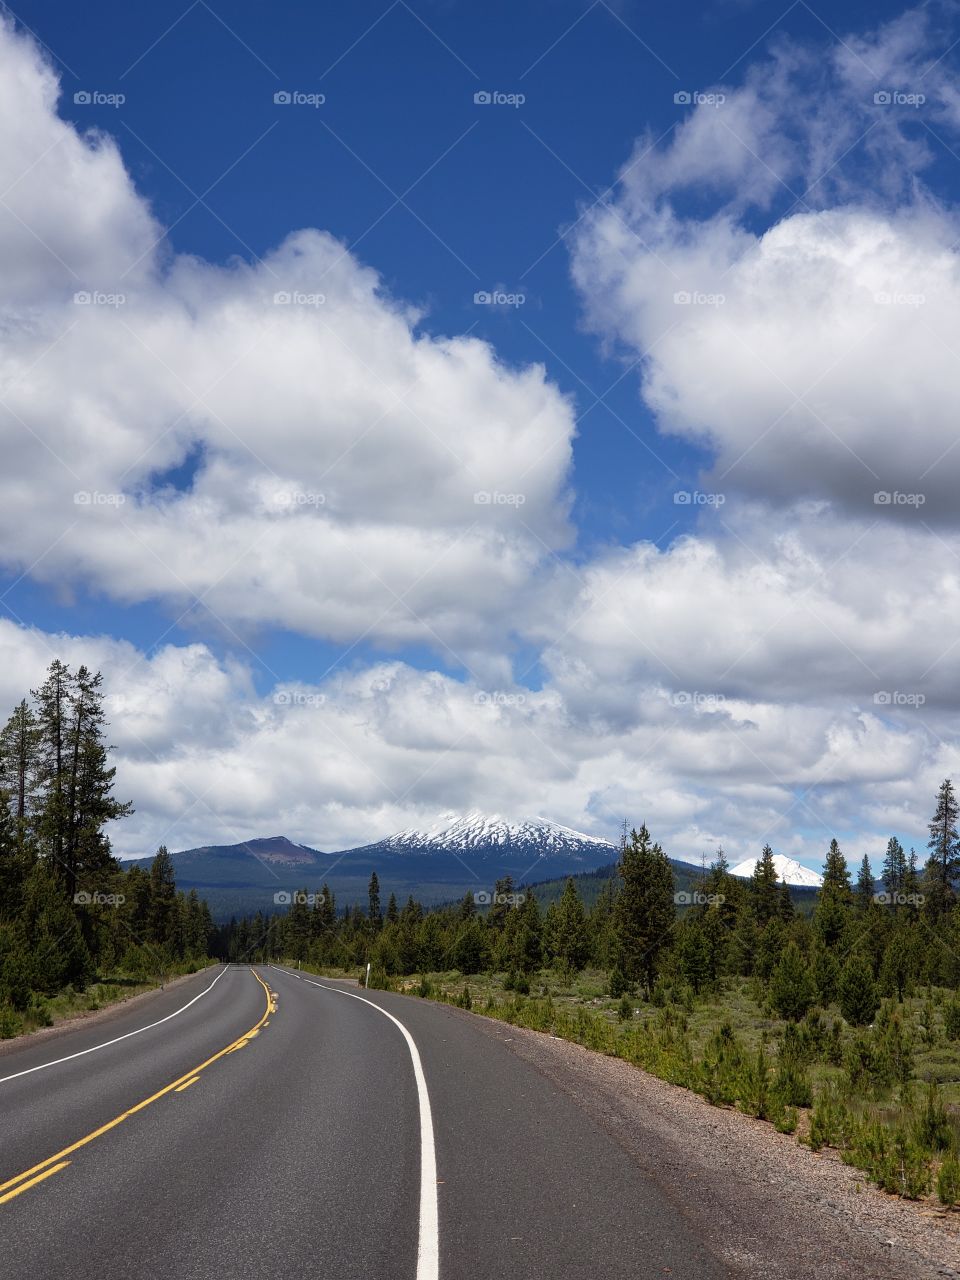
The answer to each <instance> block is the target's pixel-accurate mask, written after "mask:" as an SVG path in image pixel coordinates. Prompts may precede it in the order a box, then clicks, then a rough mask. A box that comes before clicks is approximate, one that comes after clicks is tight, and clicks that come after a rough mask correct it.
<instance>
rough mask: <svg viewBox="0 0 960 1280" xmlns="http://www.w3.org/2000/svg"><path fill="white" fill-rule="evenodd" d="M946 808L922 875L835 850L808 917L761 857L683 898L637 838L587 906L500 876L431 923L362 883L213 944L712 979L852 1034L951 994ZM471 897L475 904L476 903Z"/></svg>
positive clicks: (409, 962) (959, 927)
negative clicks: (926, 992) (895, 1005)
mask: <svg viewBox="0 0 960 1280" xmlns="http://www.w3.org/2000/svg"><path fill="white" fill-rule="evenodd" d="M958 822H960V807H958V802H957V797H956V794H955V791H954V787H953V783H952V782H951V781H950V780H949V779H947V780H945V781H944V782H943V784H942V786H941V787H940V790H939V794H938V796H937V801H936V807H935V812H934V814H933V816H932V818H931V820H930V824H929V832H930V835H929V846H928V857H927V859H926V862H925V864H924V865H923V866H922V867H920V866H919V865H918V859H917V855H916V853H915V852H914V851H913V850H911V851H910V853H909V854H908V853H906V852H905V850H904V848H903V846H902V844H901V843H900V841H899V840H898V839H897V838H896V837H891V838H890V840H889V842H888V845H887V849H886V854H885V857H884V861H883V865H882V867H881V868H880V869H879V870H880V874H879V882H878V881H877V879H875V875H874V870H873V868H872V866H871V864H870V860H869V858H868V857H864V858H862V859H861V861H860V862H859V865H858V866H857V868H856V874H855V875H854V873H853V872H852V871H851V868H850V866H849V864H848V862H847V859H846V857H845V856H844V854H843V852H842V850H841V849H840V846H839V844H838V842H837V841H836V840H832V841H831V843H830V846H829V849H828V851H827V855H826V865H825V869H824V877H823V886H822V888H821V890H820V892H819V893H818V894H817V898H816V905H815V907H814V910H813V913H812V915H811V916H809V918H808V917H806V916H804V915H803V914H801V913H800V912H799V911H798V910H797V908H796V906H795V904H794V901H793V899H792V898H791V894H790V889H789V886H788V885H787V884H785V883H783V882H782V881H780V880H779V878H778V876H777V872H776V867H775V864H774V860H773V850H772V849H771V848H770V846H769V845H766V846H765V847H764V849H763V851H762V852H761V854H760V857H759V858H758V860H757V863H756V867H755V870H754V872H753V875H752V877H751V878H749V879H742V878H740V877H734V876H731V875H730V872H729V865H728V863H727V859H726V857H725V855H724V853H723V851H722V850H719V851H718V854H717V857H716V859H715V860H714V862H713V863H712V865H710V866H709V867H708V868H706V869H704V871H703V873H702V875H701V876H700V878H699V881H698V883H696V885H695V886H694V888H693V890H692V891H690V892H684V893H677V892H676V889H675V882H674V874H673V868H672V867H671V864H670V862H669V860H668V858H667V856H666V854H665V853H664V851H663V848H662V847H661V845H660V844H659V843H657V842H656V841H654V840H653V838H652V836H651V834H650V832H649V830H648V829H647V827H646V825H642V826H641V827H640V829H639V830H638V831H637V830H634V831H632V832H630V833H629V835H628V834H627V833H626V832H625V833H624V836H623V838H622V841H621V849H620V858H619V862H618V865H617V873H618V874H617V876H616V878H615V879H613V878H611V879H610V880H608V881H607V883H606V884H605V886H604V888H603V889H602V891H601V893H600V895H599V897H598V898H597V900H596V902H595V903H594V904H593V906H592V907H590V908H589V909H588V908H586V907H585V906H584V903H583V901H582V900H581V898H580V895H579V893H578V891H577V886H576V882H575V881H574V879H573V878H570V879H568V880H567V882H566V886H565V888H564V890H563V893H562V895H561V896H560V899H559V901H554V902H551V903H550V904H549V905H548V906H547V907H546V908H545V909H544V908H542V907H541V906H540V904H539V903H538V901H537V897H536V893H535V892H533V891H531V890H529V889H526V890H524V889H518V888H517V887H516V886H515V885H514V884H513V882H512V880H511V879H510V877H503V878H502V879H500V880H498V881H497V883H496V884H495V886H494V888H493V891H492V892H491V893H481V894H473V893H468V894H466V895H465V897H464V898H463V900H462V901H461V902H459V903H458V904H457V905H455V906H448V907H443V908H439V909H434V910H425V909H424V907H423V906H422V905H421V904H420V903H418V902H417V901H415V899H414V898H412V897H410V898H408V900H407V901H406V902H405V903H404V904H403V905H402V906H401V905H400V904H399V903H398V902H397V900H396V898H395V897H394V896H393V895H391V896H390V898H389V901H388V902H387V905H386V908H385V909H384V908H383V907H382V904H381V893H380V884H379V880H378V877H377V875H376V873H374V874H373V875H372V877H371V881H370V889H369V895H368V902H367V905H366V909H365V910H364V909H363V908H361V907H360V906H347V907H345V908H344V909H343V910H342V911H341V910H338V908H337V904H336V901H335V898H334V895H333V894H332V893H331V891H330V889H329V886H327V885H324V886H323V887H322V888H321V889H320V890H317V891H313V892H309V891H308V890H306V889H304V890H302V891H301V892H299V893H297V894H294V895H292V896H293V899H294V900H293V902H292V903H291V905H290V907H289V910H288V911H287V912H286V913H285V914H283V915H276V916H272V917H271V916H267V915H264V914H263V913H259V914H258V915H257V916H256V917H252V918H244V919H242V920H239V921H236V920H234V921H231V923H230V924H229V925H227V926H225V927H224V928H223V929H221V930H220V931H219V932H218V935H217V939H216V943H215V946H216V947H217V948H218V951H219V954H221V955H223V956H225V957H227V958H240V957H246V958H249V957H250V956H255V957H257V958H261V959H269V958H277V957H282V958H285V959H288V960H294V961H301V962H307V963H309V964H312V965H315V966H318V967H334V966H336V967H342V968H346V969H349V968H353V967H357V968H362V967H364V966H365V965H366V964H367V963H368V962H369V963H370V964H371V966H372V969H373V972H374V974H375V975H376V977H378V978H380V979H386V980H389V979H390V978H391V977H394V976H397V975H402V974H417V973H435V972H439V971H449V970H459V971H460V972H461V973H463V974H466V975H470V974H479V973H487V972H497V973H505V974H506V975H507V986H508V987H512V988H513V989H515V990H517V991H521V992H522V991H523V990H524V989H528V987H529V981H530V976H531V975H532V974H533V973H534V972H535V971H537V970H539V969H541V968H552V969H556V970H559V971H561V972H565V973H567V974H571V973H576V972H578V971H580V970H582V969H584V968H587V967H589V968H593V969H601V970H605V971H607V972H608V974H609V990H610V994H612V995H614V996H621V995H628V996H637V997H642V998H645V999H647V1000H651V1001H654V1002H663V1001H665V1000H667V999H670V998H671V997H675V996H676V995H677V994H678V993H687V994H690V995H692V996H694V997H696V996H697V995H700V994H701V993H704V992H708V991H711V990H716V989H718V987H719V985H720V984H722V983H723V982H724V980H726V979H730V978H734V977H743V978H749V979H751V980H752V981H753V983H754V986H755V989H756V990H757V992H758V993H759V995H760V996H761V999H762V1001H763V1002H764V1003H766V1004H768V1005H769V1007H770V1008H771V1010H772V1011H773V1012H775V1013H776V1014H778V1015H779V1016H781V1017H784V1018H788V1019H791V1020H798V1019H800V1018H802V1017H803V1016H804V1015H805V1013H806V1012H807V1011H808V1010H809V1009H811V1008H814V1007H818V1006H819V1007H826V1006H828V1005H830V1004H833V1003H835V1002H837V1001H839V1002H840V1006H841V1008H842V1011H843V1014H844V1017H846V1018H847V1019H848V1021H850V1022H851V1023H852V1024H854V1025H865V1024H867V1023H869V1022H870V1021H871V1019H872V1017H873V1015H874V1013H875V1012H876V1009H877V1007H878V1005H879V1002H880V999H881V997H883V996H893V997H896V998H897V999H899V1000H902V999H903V998H904V996H905V995H906V994H909V993H910V992H912V991H913V990H914V989H916V988H917V987H918V986H929V985H931V984H933V985H942V986H947V987H951V988H956V987H957V985H958V982H960V908H958V906H957V894H956V880H957V876H958V873H960V835H958ZM478 899H479V900H480V901H478Z"/></svg>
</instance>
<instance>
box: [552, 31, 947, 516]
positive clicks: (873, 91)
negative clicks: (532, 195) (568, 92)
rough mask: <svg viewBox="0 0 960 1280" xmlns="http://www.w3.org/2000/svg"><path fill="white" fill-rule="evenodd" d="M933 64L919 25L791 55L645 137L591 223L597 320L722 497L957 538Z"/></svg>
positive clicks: (941, 73)
mask: <svg viewBox="0 0 960 1280" xmlns="http://www.w3.org/2000/svg"><path fill="white" fill-rule="evenodd" d="M947 43H949V41H948V42H947ZM944 47H945V46H944ZM935 57H936V46H935V44H934V43H933V33H932V32H931V30H930V19H929V17H926V16H923V15H920V14H914V13H911V14H908V15H906V16H905V17H904V18H902V19H900V20H899V21H898V22H896V23H893V24H891V25H890V26H888V27H885V28H883V29H881V30H879V31H877V32H876V33H874V34H873V35H871V36H869V37H866V38H859V39H853V40H851V41H847V42H846V43H845V44H839V45H836V46H835V47H834V48H833V49H832V50H831V51H830V52H829V54H828V55H827V56H823V55H822V54H821V53H819V52H818V53H814V52H810V51H806V50H803V49H797V48H795V47H793V46H789V45H784V46H782V47H781V48H780V49H779V50H778V52H777V54H776V56H775V57H773V58H772V59H770V60H767V61H764V62H762V63H761V64H760V65H759V66H758V67H757V68H756V69H755V70H753V71H752V72H751V73H750V74H749V75H748V76H747V77H746V81H745V83H744V84H743V85H742V86H739V87H730V86H721V87H720V88H718V89H717V90H716V92H715V96H716V97H717V98H719V99H722V101H720V102H719V103H718V104H710V103H706V102H705V103H703V104H702V105H699V106H697V107H695V108H694V109H693V110H692V112H691V113H690V114H689V115H688V116H686V117H685V119H684V120H683V121H682V122H681V123H680V124H678V125H677V127H676V129H675V130H674V132H673V135H672V137H671V138H670V140H669V141H668V142H667V143H666V144H664V145H662V146H660V147H656V146H653V147H651V144H650V141H649V139H642V140H641V142H640V143H638V146H637V150H636V152H635V154H634V156H633V157H632V159H631V160H630V162H629V163H628V164H627V165H626V166H625V168H624V170H623V172H622V174H621V181H620V185H619V188H618V192H617V198H616V202H615V203H614V204H612V205H608V206H604V207H599V208H597V209H596V210H595V211H594V212H593V213H592V214H591V215H590V216H589V217H588V218H586V219H585V220H584V223H583V224H582V228H581V231H580V234H579V236H578V239H577V245H576V254H575V276H576V279H577V282H578V284H579V285H580V287H581V290H582V293H583V295H584V298H585V300H586V303H587V306H588V310H589V314H590V317H591V320H592V322H593V324H594V325H595V327H597V328H598V329H599V330H600V331H601V332H602V333H603V334H604V335H606V336H609V337H611V338H614V339H617V340H620V341H622V342H624V343H625V344H627V346H628V347H629V348H630V349H631V351H633V352H635V353H640V354H642V355H643V365H644V382H643V395H644V398H645V400H646V402H647V404H648V405H649V406H650V408H651V409H652V410H653V411H654V412H655V413H656V415H657V420H658V424H659V426H660V428H661V429H662V430H664V431H666V432H671V433H675V434H678V435H681V436H684V437H686V438H688V439H693V440H696V441H698V442H701V443H703V444H705V445H706V446H707V447H708V449H709V450H710V451H711V452H712V454H713V456H714V459H715V462H714V466H713V468H712V472H711V476H710V477H709V479H710V483H711V484H712V485H714V487H716V488H719V489H721V490H723V491H726V492H728V493H730V492H734V493H741V494H747V495H749V496H751V497H759V498H762V499H764V500H768V501H771V502H777V503H779V504H788V505H789V504H791V503H793V502H795V501H797V500H798V499H802V498H816V499H823V500H825V501H828V502H830V503H831V504H832V505H833V506H834V507H835V508H836V509H837V510H838V511H841V512H845V513H849V514H853V515H864V514H871V515H872V514H874V513H879V514H882V515H883V516H884V517H885V518H886V519H907V520H910V519H913V520H914V522H916V517H917V513H918V511H919V512H920V514H921V515H922V516H923V517H924V519H925V520H927V521H928V522H930V523H933V524H944V525H951V526H954V525H955V524H956V520H957V510H958V509H957V505H956V502H955V500H954V496H953V495H954V494H955V493H956V490H957V486H958V483H960V449H958V448H957V447H956V428H955V424H956V416H957V409H958V397H957V386H958V381H957V373H958V370H960V346H958V344H957V342H956V341H955V339H954V336H953V335H954V332H955V329H956V323H955V321H956V316H957V313H958V308H960V259H958V254H957V242H958V237H960V220H958V218H957V216H956V213H955V211H954V210H953V209H946V208H943V207H941V206H940V205H939V204H938V203H937V202H936V200H935V199H934V198H933V196H932V195H930V194H929V193H928V192H927V191H926V190H925V189H924V187H923V186H922V176H923V174H924V172H925V171H926V170H927V169H928V168H930V166H931V165H932V164H933V162H934V160H935V158H936V154H937V153H938V152H939V154H940V155H941V156H944V155H947V152H946V150H945V148H944V145H943V143H946V145H947V146H952V145H955V142H956V136H957V130H958V127H960V116H958V113H957V102H958V94H957V83H956V80H955V78H954V77H952V75H951V74H950V73H949V72H948V70H947V62H946V61H942V62H939V63H937V64H935V65H934V66H933V68H932V69H928V68H930V64H931V63H932V62H933V61H934V58H935ZM909 99H923V101H918V102H916V103H915V104H914V103H912V102H911V101H908V100H909ZM941 139H942V142H941ZM878 494H879V495H881V501H882V498H883V496H885V495H889V496H890V501H889V503H888V504H887V507H886V510H883V511H881V510H880V509H879V507H878V502H877V499H876V495H878Z"/></svg>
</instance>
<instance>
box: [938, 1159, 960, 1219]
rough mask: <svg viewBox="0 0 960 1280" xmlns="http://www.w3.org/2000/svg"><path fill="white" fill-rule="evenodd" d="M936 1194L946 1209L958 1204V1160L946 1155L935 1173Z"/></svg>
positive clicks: (959, 1201) (959, 1168) (959, 1189)
mask: <svg viewBox="0 0 960 1280" xmlns="http://www.w3.org/2000/svg"><path fill="white" fill-rule="evenodd" d="M937 1196H938V1197H939V1200H940V1203H941V1204H942V1205H946V1207H947V1208H948V1209H952V1208H954V1207H955V1206H956V1205H957V1204H960V1160H957V1157H956V1156H955V1155H949V1156H947V1158H946V1160H944V1162H943V1164H942V1165H941V1166H940V1171H939V1173H938V1174H937Z"/></svg>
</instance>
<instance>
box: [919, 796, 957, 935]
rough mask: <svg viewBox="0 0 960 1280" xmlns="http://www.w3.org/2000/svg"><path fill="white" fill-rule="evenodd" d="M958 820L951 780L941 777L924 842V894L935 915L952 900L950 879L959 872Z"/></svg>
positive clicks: (954, 897) (944, 911)
mask: <svg viewBox="0 0 960 1280" xmlns="http://www.w3.org/2000/svg"><path fill="white" fill-rule="evenodd" d="M958 820H960V805H958V804H957V797H956V795H955V793H954V790H953V783H952V782H951V781H950V779H949V778H945V779H944V780H943V782H942V783H941V784H940V791H939V793H938V795H937V807H936V811H935V812H934V815H933V817H932V818H931V820H930V839H929V840H928V841H927V848H928V849H929V850H930V858H929V861H928V862H927V868H926V890H927V894H926V896H927V898H928V903H929V906H930V907H931V910H932V914H933V915H934V916H935V917H940V916H943V915H945V914H946V913H947V912H948V911H949V910H950V907H951V906H952V905H953V903H954V901H955V899H956V893H955V891H954V887H953V882H954V880H955V879H956V878H957V876H958V874H960V835H958V832H957V823H958Z"/></svg>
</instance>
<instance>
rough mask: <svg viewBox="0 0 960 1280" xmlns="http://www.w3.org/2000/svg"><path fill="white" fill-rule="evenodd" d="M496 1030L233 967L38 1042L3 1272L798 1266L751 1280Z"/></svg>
mask: <svg viewBox="0 0 960 1280" xmlns="http://www.w3.org/2000/svg"><path fill="white" fill-rule="evenodd" d="M214 978H216V981H215V982H212V979H214ZM201 992H202V995H200V993H201ZM198 996H200V998H196V997H198ZM176 1010H180V1012H176V1015H175V1016H170V1017H167V1015H169V1014H173V1013H174V1012H175V1011H176ZM490 1028H491V1024H489V1023H488V1022H487V1021H486V1020H482V1019H476V1018H471V1017H470V1016H468V1015H464V1014H463V1013H461V1012H460V1011H459V1010H454V1009H450V1008H449V1007H447V1006H443V1005H437V1004H434V1003H432V1002H427V1001H418V1000H413V999H409V998H405V997H402V996H397V995H393V994H389V993H385V992H361V991H359V990H358V989H357V988H356V987H355V986H354V985H352V984H348V983H337V982H333V981H330V980H327V979H316V978H312V977H309V976H308V975H299V974H297V973H295V972H291V971H289V970H285V969H281V968H276V967H274V966H253V967H241V966H230V967H229V968H224V969H222V970H221V971H219V973H218V971H209V970H208V971H207V972H205V973H203V974H198V975H196V977H195V978H194V979H191V980H190V982H189V983H186V984H184V985H182V986H180V987H178V988H177V990H176V991H171V992H166V993H163V995H162V996H160V997H158V998H157V999H156V1000H155V1001H154V1002H153V1003H152V1004H151V1005H149V1007H148V1006H143V1007H141V1008H138V1009H137V1010H135V1011H134V1010H131V1011H130V1012H129V1014H128V1015H126V1016H124V1015H122V1014H121V1015H117V1016H116V1017H114V1018H113V1019H112V1021H111V1023H110V1025H109V1027H108V1028H107V1027H100V1028H97V1027H84V1028H79V1029H77V1030H75V1031H74V1032H72V1033H69V1034H66V1035H63V1036H60V1037H58V1038H57V1039H56V1041H51V1042H48V1043H46V1044H36V1043H34V1044H31V1043H30V1041H29V1039H27V1040H25V1041H24V1042H23V1043H22V1045H17V1046H16V1047H15V1048H14V1049H13V1051H11V1052H7V1053H5V1054H4V1055H3V1057H2V1058H0V1245H2V1255H0V1256H2V1257H3V1260H4V1266H3V1274H4V1276H5V1277H8V1278H9V1280H21V1278H24V1280H25V1278H26V1277H31V1280H32V1278H34V1277H37V1276H42V1277H44V1280H61V1278H62V1280H67V1277H69V1278H70V1280H121V1278H122V1280H130V1278H131V1277H144V1280H147V1278H149V1280H174V1278H176V1280H180V1278H186V1280H191V1278H193V1277H196V1278H197V1280H219V1278H220V1277H223V1278H224V1280H227V1278H229V1280H234V1278H235V1277H241V1276H242V1277H244V1278H245V1280H257V1278H259V1277H264V1278H265V1280H266V1278H267V1277H269V1278H270V1280H277V1278H278V1277H291V1278H294V1277H296V1278H297V1280H301V1278H302V1277H314V1276H316V1277H329V1278H330V1280H334V1278H335V1280H437V1278H438V1277H439V1280H509V1278H512V1277H518V1278H519V1277H523V1278H524V1280H540V1278H541V1277H542V1278H543V1280H547V1278H548V1277H549V1278H550V1280H627V1278H628V1277H629V1278H630V1280H635V1278H637V1277H644V1278H645V1280H646V1278H648V1277H658V1276H667V1275H669V1276H672V1277H675V1278H679V1280H714V1278H715V1277H721V1276H732V1275H744V1274H752V1275H763V1276H767V1275H769V1276H776V1275H778V1274H781V1273H780V1272H778V1270H777V1262H776V1258H773V1257H771V1258H770V1259H768V1261H769V1264H770V1265H769V1268H768V1267H767V1266H764V1267H763V1268H762V1269H752V1270H750V1271H743V1270H740V1269H737V1270H735V1271H734V1270H731V1269H730V1267H729V1265H727V1264H725V1263H724V1262H722V1261H721V1260H720V1256H719V1251H718V1250H717V1249H716V1247H715V1241H714V1240H713V1239H712V1231H711V1225H710V1224H711V1213H710V1206H709V1205H704V1204H703V1203H701V1202H700V1201H699V1200H698V1199H697V1198H696V1196H693V1195H692V1196H691V1197H689V1198H688V1197H686V1196H684V1195H682V1194H677V1189H676V1182H675V1180H674V1181H672V1182H668V1181H665V1180H663V1179H660V1178H659V1177H657V1176H656V1174H655V1172H654V1171H653V1170H652V1169H651V1162H650V1161H649V1160H642V1159H638V1158H637V1157H636V1154H635V1153H633V1152H631V1151H630V1150H628V1149H627V1148H626V1146H625V1145H624V1144H623V1143H621V1142H620V1141H618V1140H617V1137H616V1135H615V1134H614V1133H612V1132H611V1131H610V1130H609V1128H608V1127H606V1126H605V1125H604V1124H603V1123H600V1122H598V1119H597V1117H596V1116H595V1115H594V1114H592V1113H591V1110H590V1108H589V1107H588V1106H585V1105H583V1104H582V1101H581V1100H579V1099H578V1098H577V1097H576V1096H575V1091H572V1090H568V1089H566V1088H564V1087H561V1083H558V1081H557V1080H556V1079H553V1078H550V1077H548V1075H547V1074H545V1073H544V1072H543V1071H541V1070H539V1069H538V1068H537V1066H536V1064H535V1063H534V1062H531V1060H530V1058H529V1056H521V1055H519V1054H518V1053H517V1052H515V1050H514V1047H513V1046H511V1044H510V1038H511V1036H510V1028H505V1027H499V1028H498V1031H499V1032H502V1033H503V1034H491V1030H490ZM131 1032H136V1034H129V1033H131ZM121 1037H123V1038H121ZM97 1046H99V1047H97ZM91 1049H92V1050H93V1051H92V1052H87V1051H88V1050H91ZM37 1068H40V1069H37ZM782 1274H787V1272H786V1271H784V1272H783V1273H782ZM791 1274H792V1273H791ZM818 1274H819V1273H818ZM850 1274H857V1273H854V1272H851V1273H850ZM859 1274H867V1273H866V1272H861V1273H859ZM871 1274H877V1275H879V1274H881V1272H879V1271H877V1272H875V1273H871Z"/></svg>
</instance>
